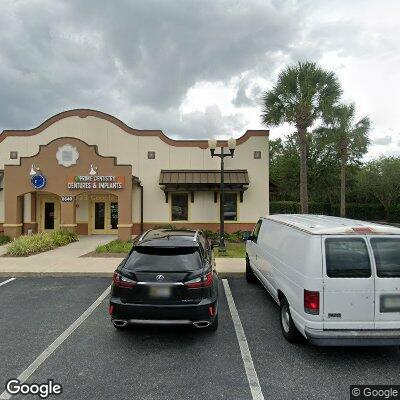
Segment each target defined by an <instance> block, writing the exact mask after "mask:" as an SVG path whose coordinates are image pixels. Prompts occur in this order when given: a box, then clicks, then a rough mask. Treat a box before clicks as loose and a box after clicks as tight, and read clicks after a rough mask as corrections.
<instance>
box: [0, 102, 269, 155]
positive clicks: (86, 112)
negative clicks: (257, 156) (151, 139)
mask: <svg viewBox="0 0 400 400" xmlns="http://www.w3.org/2000/svg"><path fill="white" fill-rule="evenodd" d="M69 117H80V118H86V117H96V118H100V119H104V120H106V121H108V122H110V123H113V124H114V125H116V126H118V127H119V128H120V129H122V130H123V131H125V132H126V133H129V134H131V135H135V136H142V137H146V136H156V137H158V138H159V139H160V140H162V141H163V142H165V143H167V144H169V145H171V146H176V147H199V148H201V149H206V148H208V142H207V140H183V139H182V140H177V139H171V138H170V137H168V136H167V135H165V133H164V132H163V131H162V130H139V129H135V128H131V127H130V126H128V125H127V124H125V123H124V122H122V121H121V120H120V119H118V118H117V117H114V116H113V115H110V114H107V113H104V112H102V111H97V110H92V109H86V108H77V109H73V110H67V111H62V112H60V113H58V114H55V115H53V116H52V117H50V118H48V119H47V120H45V121H44V122H42V123H41V124H40V125H39V126H37V127H36V128H32V129H24V130H12V129H5V130H3V132H2V133H1V134H0V143H1V142H2V141H3V140H4V139H6V138H7V137H9V136H34V135H37V134H39V133H41V132H43V131H44V130H45V129H46V128H48V127H49V126H51V125H53V124H54V123H56V122H58V121H60V120H62V119H64V118H69ZM253 136H264V137H268V136H269V130H263V129H256V130H247V131H246V132H245V133H244V135H242V136H241V137H239V138H238V139H236V143H237V144H238V145H240V144H242V143H244V142H246V141H247V140H248V139H250V138H251V137H253ZM227 145H228V142H227V140H218V146H227Z"/></svg>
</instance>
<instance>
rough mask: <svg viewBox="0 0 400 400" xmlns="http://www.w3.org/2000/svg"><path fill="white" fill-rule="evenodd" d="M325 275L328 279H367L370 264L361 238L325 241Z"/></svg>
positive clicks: (369, 272) (365, 246)
mask: <svg viewBox="0 0 400 400" xmlns="http://www.w3.org/2000/svg"><path fill="white" fill-rule="evenodd" d="M325 255H326V274H327V275H328V276H329V277H330V278H369V277H370V276H371V263H370V259H369V255H368V250H367V245H366V243H365V240H364V239H361V238H346V239H345V238H343V239H342V238H331V239H326V240H325Z"/></svg>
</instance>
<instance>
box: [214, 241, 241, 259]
mask: <svg viewBox="0 0 400 400" xmlns="http://www.w3.org/2000/svg"><path fill="white" fill-rule="evenodd" d="M214 255H215V257H217V258H218V257H231V258H244V257H245V256H246V243H245V242H243V241H242V242H241V243H229V242H228V243H226V253H224V254H220V253H219V251H218V248H215V249H214Z"/></svg>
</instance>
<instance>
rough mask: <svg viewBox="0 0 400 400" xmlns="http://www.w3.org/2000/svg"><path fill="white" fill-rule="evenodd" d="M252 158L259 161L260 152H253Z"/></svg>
mask: <svg viewBox="0 0 400 400" xmlns="http://www.w3.org/2000/svg"><path fill="white" fill-rule="evenodd" d="M254 158H255V159H256V160H259V159H261V151H255V152H254Z"/></svg>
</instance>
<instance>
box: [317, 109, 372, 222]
mask: <svg viewBox="0 0 400 400" xmlns="http://www.w3.org/2000/svg"><path fill="white" fill-rule="evenodd" d="M355 111H356V109H355V106H354V103H351V104H340V105H338V106H336V107H334V108H333V109H332V113H331V114H330V115H328V116H327V117H326V118H325V124H326V126H323V127H321V128H318V129H317V131H318V133H319V134H320V135H323V136H325V138H326V140H327V141H330V142H331V143H332V141H333V142H334V145H335V147H336V149H337V151H338V153H339V157H340V216H341V217H345V216H346V167H347V164H348V162H349V161H353V160H358V159H360V158H361V157H362V156H363V155H364V154H365V153H366V151H367V147H368V145H369V139H368V132H369V130H370V128H371V121H370V119H369V118H368V117H364V118H361V119H360V120H359V121H358V122H357V123H354V118H355Z"/></svg>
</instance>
